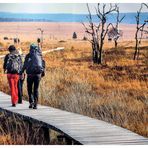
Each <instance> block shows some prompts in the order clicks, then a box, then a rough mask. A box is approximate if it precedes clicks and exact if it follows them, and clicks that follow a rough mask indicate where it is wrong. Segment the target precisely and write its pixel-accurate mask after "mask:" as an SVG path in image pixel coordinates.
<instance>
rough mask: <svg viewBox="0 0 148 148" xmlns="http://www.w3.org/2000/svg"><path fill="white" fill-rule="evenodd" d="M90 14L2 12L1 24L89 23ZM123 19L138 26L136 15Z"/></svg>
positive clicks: (145, 16) (110, 19) (110, 17)
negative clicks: (88, 16)
mask: <svg viewBox="0 0 148 148" xmlns="http://www.w3.org/2000/svg"><path fill="white" fill-rule="evenodd" d="M87 15H88V14H41V13H38V14H36V13H34V14H33V13H8V12H5V13H4V12H0V22H88V19H87ZM120 15H121V17H122V16H124V15H125V18H124V20H123V21H122V23H124V24H136V19H135V16H136V13H120ZM141 16H142V17H141V20H140V22H143V20H147V19H148V13H147V12H144V13H141ZM92 19H93V22H98V18H97V16H96V15H92ZM115 21H116V15H115V14H114V13H112V14H110V15H108V18H107V22H111V23H114V22H115Z"/></svg>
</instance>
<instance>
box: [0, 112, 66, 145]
mask: <svg viewBox="0 0 148 148" xmlns="http://www.w3.org/2000/svg"><path fill="white" fill-rule="evenodd" d="M0 122H1V126H0V145H31V144H34V145H39V144H40V145H46V144H47V140H46V139H45V137H44V133H43V130H42V124H41V123H34V122H33V121H31V122H32V128H30V126H29V122H28V121H27V120H26V121H25V120H24V118H22V117H18V116H16V115H14V114H9V113H7V112H0ZM58 135H60V134H59V133H57V132H55V131H53V130H50V143H48V144H49V145H50V144H51V145H57V144H58V145H61V144H66V143H65V142H64V141H58V139H57V136H58Z"/></svg>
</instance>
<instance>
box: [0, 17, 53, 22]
mask: <svg viewBox="0 0 148 148" xmlns="http://www.w3.org/2000/svg"><path fill="white" fill-rule="evenodd" d="M0 22H51V21H50V20H46V19H29V18H0Z"/></svg>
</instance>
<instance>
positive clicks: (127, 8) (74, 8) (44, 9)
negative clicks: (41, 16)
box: [0, 3, 148, 14]
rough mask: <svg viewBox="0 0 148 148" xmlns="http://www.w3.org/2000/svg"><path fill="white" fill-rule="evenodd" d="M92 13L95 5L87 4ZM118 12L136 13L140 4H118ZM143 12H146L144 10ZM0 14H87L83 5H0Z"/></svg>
mask: <svg viewBox="0 0 148 148" xmlns="http://www.w3.org/2000/svg"><path fill="white" fill-rule="evenodd" d="M89 5H90V8H91V10H92V12H93V13H95V9H94V7H95V6H96V5H97V4H94V3H93V4H89ZM118 5H119V6H120V12H136V11H137V10H138V9H139V7H140V3H120V4H118ZM143 11H144V12H148V10H147V9H146V8H144V9H143ZM0 12H13V13H75V14H87V13H88V11H87V7H86V4H85V3H0Z"/></svg>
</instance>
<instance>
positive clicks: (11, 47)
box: [8, 45, 16, 52]
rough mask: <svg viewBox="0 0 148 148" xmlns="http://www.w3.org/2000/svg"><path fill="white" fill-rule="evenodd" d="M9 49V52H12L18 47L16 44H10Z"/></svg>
mask: <svg viewBox="0 0 148 148" xmlns="http://www.w3.org/2000/svg"><path fill="white" fill-rule="evenodd" d="M8 50H9V52H12V51H16V48H15V46H14V45H10V46H9V48H8Z"/></svg>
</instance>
